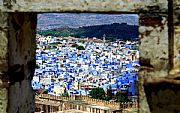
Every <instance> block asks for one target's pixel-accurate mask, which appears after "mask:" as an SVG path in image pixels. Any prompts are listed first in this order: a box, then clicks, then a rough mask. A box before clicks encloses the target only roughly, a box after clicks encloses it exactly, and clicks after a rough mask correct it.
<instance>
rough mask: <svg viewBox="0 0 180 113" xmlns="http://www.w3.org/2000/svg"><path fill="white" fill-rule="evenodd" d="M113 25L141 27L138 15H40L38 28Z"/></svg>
mask: <svg viewBox="0 0 180 113" xmlns="http://www.w3.org/2000/svg"><path fill="white" fill-rule="evenodd" d="M111 23H127V24H130V25H139V16H138V15H137V14H98V13H42V14H38V26H37V27H38V28H40V29H46V28H56V27H61V26H68V27H72V28H78V27H80V26H92V25H102V24H111Z"/></svg>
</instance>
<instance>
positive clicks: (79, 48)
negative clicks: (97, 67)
mask: <svg viewBox="0 0 180 113" xmlns="http://www.w3.org/2000/svg"><path fill="white" fill-rule="evenodd" d="M77 49H78V50H85V48H84V47H83V46H78V47H77Z"/></svg>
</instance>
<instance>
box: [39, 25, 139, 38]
mask: <svg viewBox="0 0 180 113" xmlns="http://www.w3.org/2000/svg"><path fill="white" fill-rule="evenodd" d="M38 34H41V35H44V36H48V35H50V36H73V37H81V38H84V37H89V38H93V37H97V38H102V37H103V35H104V34H105V35H106V39H109V40H111V41H113V40H114V39H122V40H136V39H137V38H138V26H135V25H128V24H126V23H122V24H119V23H113V24H107V25H95V26H84V27H79V28H69V27H67V26H65V27H61V28H56V29H50V30H41V31H40V30H38Z"/></svg>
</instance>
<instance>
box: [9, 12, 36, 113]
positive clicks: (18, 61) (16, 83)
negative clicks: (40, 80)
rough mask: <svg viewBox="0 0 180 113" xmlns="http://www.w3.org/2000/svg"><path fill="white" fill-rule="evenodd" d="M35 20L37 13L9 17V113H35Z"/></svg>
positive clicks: (14, 14)
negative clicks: (33, 82) (33, 86)
mask: <svg viewBox="0 0 180 113" xmlns="http://www.w3.org/2000/svg"><path fill="white" fill-rule="evenodd" d="M36 18H37V17H36V14H35V13H10V14H9V18H8V23H9V29H8V30H9V35H8V37H9V40H8V42H9V81H10V84H9V107H8V113H32V112H33V111H34V94H33V90H32V87H31V80H32V77H33V75H34V70H35V48H36V42H35V41H36V40H35V39H36V38H35V36H36V35H35V34H36V31H35V30H36V23H37V20H36Z"/></svg>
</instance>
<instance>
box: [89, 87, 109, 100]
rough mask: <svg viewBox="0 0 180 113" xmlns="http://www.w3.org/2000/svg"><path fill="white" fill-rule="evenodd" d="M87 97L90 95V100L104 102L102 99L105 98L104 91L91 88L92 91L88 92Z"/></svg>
mask: <svg viewBox="0 0 180 113" xmlns="http://www.w3.org/2000/svg"><path fill="white" fill-rule="evenodd" d="M89 95H90V96H91V97H92V98H95V99H102V100H104V99H105V96H106V93H105V91H104V89H103V88H93V89H92V90H91V91H90V92H89Z"/></svg>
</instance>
